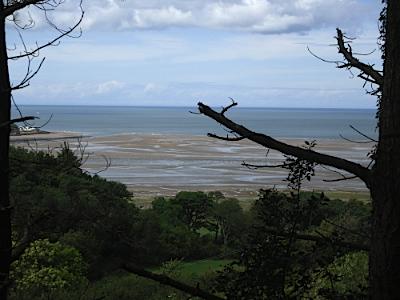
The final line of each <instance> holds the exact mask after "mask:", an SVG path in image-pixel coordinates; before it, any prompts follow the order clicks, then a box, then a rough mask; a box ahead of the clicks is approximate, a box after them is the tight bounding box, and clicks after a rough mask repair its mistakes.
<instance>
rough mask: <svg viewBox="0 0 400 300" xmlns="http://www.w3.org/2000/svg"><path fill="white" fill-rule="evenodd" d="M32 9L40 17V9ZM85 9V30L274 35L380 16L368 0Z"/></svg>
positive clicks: (181, 0) (164, 0)
mask: <svg viewBox="0 0 400 300" xmlns="http://www.w3.org/2000/svg"><path fill="white" fill-rule="evenodd" d="M77 3H78V1H77V0H66V1H65V4H63V5H61V6H60V8H58V9H57V10H56V11H55V15H54V16H55V17H56V19H55V20H57V22H59V23H61V24H71V23H72V22H73V21H74V20H76V17H77V16H76V15H77V13H78V12H77ZM30 10H31V14H32V15H33V16H34V17H35V18H37V16H38V11H35V9H33V8H30ZM84 10H85V19H84V22H83V27H84V29H89V28H92V29H96V28H97V29H108V30H130V29H152V28H166V27H176V26H179V27H182V26H196V27H208V28H210V27H211V28H222V29H226V30H243V31H249V32H258V33H265V34H270V33H285V32H305V31H308V30H310V29H318V28H322V27H326V26H341V27H347V28H350V29H354V30H357V29H358V28H359V27H360V24H361V23H362V22H364V21H369V20H371V19H376V18H377V14H378V12H379V5H378V4H372V3H368V2H365V1H362V0H219V1H211V0H124V1H122V0H90V1H84ZM355 12H356V13H355ZM38 23H39V24H41V23H43V22H38Z"/></svg>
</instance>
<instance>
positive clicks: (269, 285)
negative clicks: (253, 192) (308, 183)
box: [215, 190, 370, 299]
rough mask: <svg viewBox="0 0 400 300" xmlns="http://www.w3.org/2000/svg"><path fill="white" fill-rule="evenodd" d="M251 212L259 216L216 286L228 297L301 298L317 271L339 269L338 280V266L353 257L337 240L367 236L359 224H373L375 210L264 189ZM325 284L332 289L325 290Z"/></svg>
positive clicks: (362, 238) (349, 270)
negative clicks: (372, 217) (239, 251)
mask: <svg viewBox="0 0 400 300" xmlns="http://www.w3.org/2000/svg"><path fill="white" fill-rule="evenodd" d="M252 211H253V215H254V216H255V221H254V225H253V227H252V228H251V230H250V234H249V236H248V239H247V244H246V245H245V246H244V247H243V248H242V249H241V254H240V259H239V260H238V261H237V262H235V263H234V264H232V265H231V266H228V267H227V268H226V269H225V270H224V271H223V272H221V273H220V275H219V277H218V278H217V280H216V285H215V288H216V291H219V292H223V293H224V294H225V295H226V296H227V297H228V298H229V299H270V298H272V299H280V298H301V297H303V295H305V294H306V293H307V292H308V290H309V289H310V286H313V282H314V281H315V280H316V278H317V276H316V275H315V274H316V272H317V271H318V270H326V269H330V270H331V272H332V273H334V271H336V273H337V274H336V275H337V276H336V275H335V276H336V277H335V276H333V277H334V278H336V279H338V278H339V277H340V276H342V275H340V274H341V273H343V272H344V271H343V270H342V269H340V270H339V265H340V264H341V265H343V266H344V265H345V263H344V261H347V260H348V259H349V258H346V259H345V260H344V261H341V260H340V259H344V258H343V257H344V256H343V255H346V254H347V253H350V251H351V249H349V248H346V247H341V246H337V245H335V243H334V242H335V241H349V242H358V241H359V242H362V243H363V242H364V241H365V239H367V237H365V236H363V233H362V232H359V231H358V229H359V228H361V227H362V226H364V225H365V224H366V223H368V220H369V214H370V209H369V207H368V206H366V205H364V204H362V203H360V202H355V201H349V202H343V201H339V200H335V201H330V200H329V199H327V198H326V197H325V196H324V195H323V194H320V195H316V194H312V193H304V194H299V195H296V194H293V193H292V194H289V195H288V194H284V193H279V192H277V191H276V190H263V191H261V193H260V199H259V200H258V201H257V202H256V204H255V205H254V207H253V209H252ZM298 234H303V235H311V236H316V237H320V239H319V241H320V242H319V243H316V242H315V241H313V240H302V239H299V238H297V236H298ZM321 237H322V238H321ZM330 241H332V242H333V243H331V242H330ZM334 262H335V263H334ZM331 264H333V265H332V266H330V265H331ZM328 266H330V267H328ZM333 266H335V267H333ZM354 270H355V269H354V268H350V269H348V270H347V272H348V274H347V275H346V276H348V277H347V278H348V279H349V280H350V278H352V276H353V277H355V276H357V273H354ZM364 270H365V268H364V269H363V271H362V272H364ZM339 273H340V274H339ZM353 282H356V281H353ZM325 288H327V289H329V287H325V286H324V287H323V288H321V289H325ZM314 289H315V288H314ZM325 292H326V291H325ZM328 292H330V293H333V292H334V291H332V290H330V291H328Z"/></svg>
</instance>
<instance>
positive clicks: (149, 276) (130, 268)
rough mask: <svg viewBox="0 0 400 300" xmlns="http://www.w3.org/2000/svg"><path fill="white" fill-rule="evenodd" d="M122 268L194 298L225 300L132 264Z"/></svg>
mask: <svg viewBox="0 0 400 300" xmlns="http://www.w3.org/2000/svg"><path fill="white" fill-rule="evenodd" d="M122 268H123V269H124V270H126V271H128V272H129V273H133V274H135V275H138V276H141V277H144V278H147V279H151V280H154V281H157V282H158V283H161V284H163V285H167V286H171V287H173V288H175V289H177V290H180V291H182V292H185V293H188V294H190V295H192V296H195V297H200V298H202V299H206V300H208V299H209V300H224V299H225V298H221V297H218V296H216V295H213V294H210V293H208V292H206V291H203V290H201V289H200V288H198V287H193V286H190V285H188V284H186V283H183V282H180V281H177V280H175V279H172V278H170V277H168V276H165V275H161V274H155V273H152V272H149V271H147V270H145V269H141V268H137V267H135V266H133V265H132V264H124V265H123V266H122Z"/></svg>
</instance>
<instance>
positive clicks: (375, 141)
mask: <svg viewBox="0 0 400 300" xmlns="http://www.w3.org/2000/svg"><path fill="white" fill-rule="evenodd" d="M349 127H350V128H351V129H353V130H354V131H355V132H357V133H358V134H359V135H361V136H363V137H365V138H366V139H368V140H370V141H371V142H374V143H377V142H378V141H377V140H375V139H373V138H372V137H370V136H368V135H366V134H365V133H363V132H361V131H360V130H358V129H357V128H355V127H354V126H353V125H349Z"/></svg>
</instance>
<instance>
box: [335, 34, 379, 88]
mask: <svg viewBox="0 0 400 300" xmlns="http://www.w3.org/2000/svg"><path fill="white" fill-rule="evenodd" d="M336 32H337V37H336V39H337V43H338V47H339V53H341V54H343V56H344V58H345V59H346V61H347V63H348V64H349V65H350V66H351V67H354V68H356V69H358V70H360V71H361V72H362V73H364V74H366V75H368V76H370V77H371V78H372V79H373V80H374V81H375V82H376V84H378V85H379V86H382V85H383V76H382V75H381V74H380V73H379V71H377V70H375V69H374V68H373V67H372V66H371V65H367V64H365V63H363V62H361V61H360V60H359V59H358V58H356V57H354V55H353V52H352V49H351V47H350V45H348V46H347V47H346V43H345V41H344V38H346V37H345V36H344V35H343V32H342V31H341V30H340V29H339V28H337V29H336Z"/></svg>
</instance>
